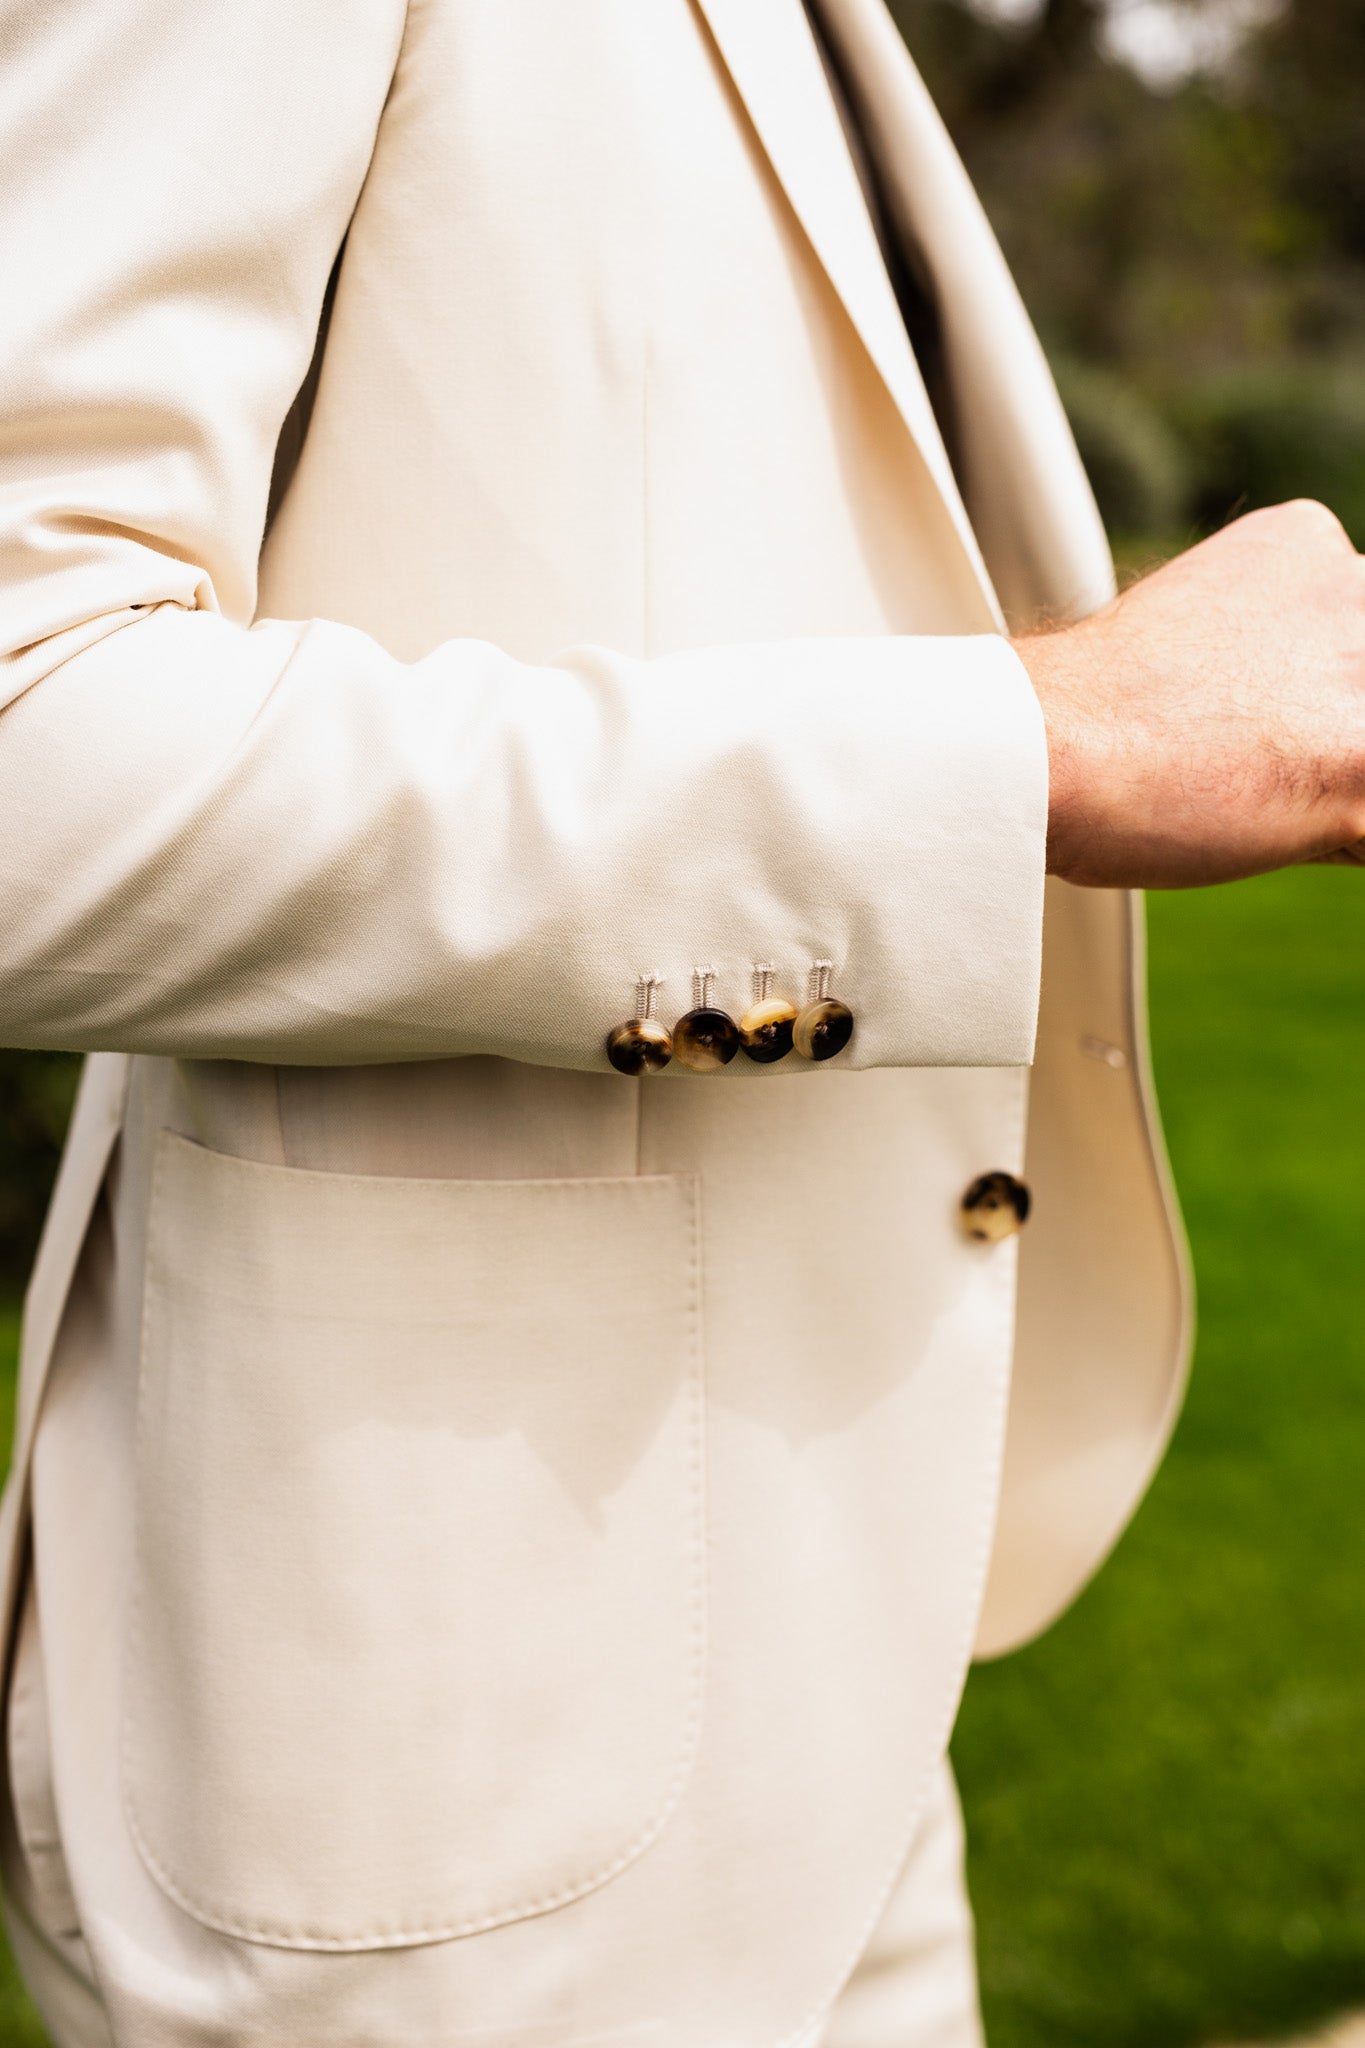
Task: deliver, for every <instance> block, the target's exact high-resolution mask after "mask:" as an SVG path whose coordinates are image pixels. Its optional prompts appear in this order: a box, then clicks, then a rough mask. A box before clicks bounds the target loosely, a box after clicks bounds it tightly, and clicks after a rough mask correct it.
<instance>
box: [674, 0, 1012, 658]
mask: <svg viewBox="0 0 1365 2048" xmlns="http://www.w3.org/2000/svg"><path fill="white" fill-rule="evenodd" d="M696 4H697V7H698V9H699V11H700V12H701V14H702V16H703V17H704V19H705V21H706V24H707V26H708V28H709V29H710V32H711V35H712V37H713V38H714V41H715V44H716V47H717V49H718V51H719V53H720V56H721V58H722V60H723V62H724V64H725V67H726V69H727V71H728V72H729V74H730V78H731V80H732V82H733V84H734V87H735V90H736V92H737V93H738V94H739V97H740V99H741V101H742V102H743V105H744V107H745V110H746V112H747V114H748V116H749V119H750V121H751V122H752V124H753V127H754V131H755V133H756V135H757V137H758V139H759V142H760V143H761V144H762V147H763V149H764V151H765V153H766V155H767V157H768V161H769V163H770V164H771V166H772V169H773V172H774V174H775V176H776V177H777V180H778V182H779V184H780V185H781V186H782V189H783V191H784V192H785V194H786V197H787V199H788V201H789V203H790V205H791V207H792V211H793V212H794V214H795V215H796V218H797V220H798V221H799V222H800V224H801V227H802V229H803V230H804V232H805V235H806V237H807V239H808V241H809V242H810V245H811V247H812V249H813V250H814V252H815V254H816V256H817V258H818V259H819V261H820V263H821V264H822V265H823V267H824V270H825V272H826V274H827V276H828V278H829V281H830V283H831V285H832V286H833V288H834V290H835V292H836V293H837V295H838V297H839V299H840V301H841V302H842V304H843V307H844V310H845V312H846V313H847V314H848V317H849V320H850V321H851V323H852V325H853V328H854V330H855V332H856V334H857V335H858V337H859V339H860V341H861V343H862V346H863V347H864V348H865V349H866V351H867V354H868V356H869V357H870V358H871V360H872V363H873V365H874V366H875V368H876V370H877V372H878V374H879V375H880V377H881V379H882V382H883V383H884V384H885V386H886V388H887V391H888V392H889V393H890V396H891V398H892V399H893V401H894V402H895V405H896V408H897V411H898V412H899V414H900V416H901V419H902V420H903V422H904V424H905V427H906V429H907V431H908V433H909V435H910V437H911V440H912V442H913V444H914V448H915V450H916V452H917V454H918V457H919V460H920V461H921V463H922V464H923V466H924V468H925V469H926V470H927V471H928V474H929V479H930V481H931V483H932V486H933V491H934V496H935V498H936V500H937V502H938V504H939V505H940V506H941V507H942V509H943V511H944V512H945V514H946V516H947V517H948V519H949V520H950V522H951V524H952V527H953V529H954V531H955V536H956V540H957V542H958V544H959V546H960V548H961V550H962V553H963V554H964V555H965V557H966V560H967V566H968V567H969V569H970V571H971V572H972V575H973V577H974V580H975V582H976V584H977V586H978V588H979V591H980V594H981V598H982V601H983V610H984V613H985V616H984V617H983V621H982V623H983V625H985V624H991V623H997V622H998V621H999V616H1000V614H999V609H998V607H997V605H996V601H995V595H994V591H993V589H992V587H991V581H990V577H989V574H988V573H987V570H986V566H985V563H984V561H983V559H982V556H981V551H980V548H979V546H978V544H977V540H976V536H975V534H974V533H973V530H972V525H971V521H970V520H969V518H968V516H967V512H966V508H965V507H964V505H963V502H962V498H961V495H960V493H959V490H958V486H957V483H956V481H955V479H954V477H953V473H952V468H951V466H950V464H949V461H948V457H947V454H946V451H945V449H944V446H943V441H942V437H941V435H940V434H939V431H938V426H937V423H936V422H935V419H934V414H933V408H932V406H931V405H930V403H929V398H928V394H927V392H926V391H925V388H924V382H923V379H922V378H921V376H920V373H919V368H918V366H917V364H916V362H915V358H914V352H913V350H912V349H911V347H910V344H909V341H908V338H907V336H906V332H905V326H904V323H903V321H902V319H901V314H900V308H899V307H898V305H897V304H896V297H895V293H894V291H893V290H892V288H891V281H890V279H889V277H888V275H887V270H886V264H885V262H884V260H883V257H882V253H881V249H880V247H879V246H878V243H877V237H876V232H875V230H874V228H873V226H872V221H871V217H870V215H869V213H868V209H867V204H866V201H865V200H864V197H863V191H862V187H861V185H860V184H859V182H858V174H857V171H856V170H855V168H854V165H853V161H852V158H851V156H850V154H849V150H848V145H847V142H846V140H845V137H844V132H843V128H842V125H841V123H840V119H839V113H838V109H837V108H836V106H835V104H834V100H833V98H832V96H831V93H830V90H829V85H828V81H827V80H826V77H825V72H824V67H823V65H822V63H821V60H820V54H819V51H818V50H817V48H816V45H815V41H814V38H813V36H812V34H811V31H810V26H809V23H808V22H807V20H806V16H805V13H804V11H803V8H802V6H801V0H696ZM887 27H888V28H891V33H892V35H893V36H894V35H895V30H894V28H892V26H891V23H890V22H889V20H888V22H887ZM897 41H899V38H897Z"/></svg>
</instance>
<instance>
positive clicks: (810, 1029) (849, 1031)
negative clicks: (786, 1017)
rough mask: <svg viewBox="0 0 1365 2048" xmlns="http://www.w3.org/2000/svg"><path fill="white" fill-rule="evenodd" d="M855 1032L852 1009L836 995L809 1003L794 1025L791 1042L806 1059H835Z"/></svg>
mask: <svg viewBox="0 0 1365 2048" xmlns="http://www.w3.org/2000/svg"><path fill="white" fill-rule="evenodd" d="M852 1036H853V1012H852V1010H850V1009H849V1007H848V1005H847V1003H841V1002H839V1001H838V1000H837V999H836V998H835V997H834V996H824V997H823V998H821V999H820V1000H819V1001H818V1002H814V1003H807V1004H806V1007H805V1009H804V1010H803V1011H802V1012H801V1014H800V1016H799V1017H798V1018H797V1019H796V1022H795V1024H794V1025H793V1026H792V1044H793V1045H794V1046H795V1047H796V1050H797V1051H798V1052H799V1053H800V1055H801V1057H802V1059H806V1060H832V1059H833V1058H834V1055H835V1054H836V1053H837V1052H842V1051H843V1049H844V1047H845V1046H846V1045H847V1044H848V1041H849V1040H850V1038H852Z"/></svg>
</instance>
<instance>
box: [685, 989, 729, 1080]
mask: <svg viewBox="0 0 1365 2048" xmlns="http://www.w3.org/2000/svg"><path fill="white" fill-rule="evenodd" d="M738 1051H739V1026H738V1024H736V1022H735V1020H734V1018H733V1017H732V1016H730V1015H729V1013H728V1012H727V1011H725V1010H713V1009H711V1008H709V1007H706V1006H703V1007H702V1008H700V1009H696V1010H689V1011H688V1013H687V1015H686V1016H685V1017H679V1019H678V1021H677V1023H676V1024H675V1025H674V1026H673V1052H674V1055H675V1057H676V1058H677V1060H678V1061H679V1063H680V1064H681V1065H682V1066H684V1067H690V1068H691V1070H692V1072H693V1073H694V1074H714V1073H715V1072H717V1070H718V1069H719V1068H721V1067H728V1066H729V1064H730V1062H731V1060H732V1059H733V1058H734V1056H735V1054H736V1053H737V1052H738Z"/></svg>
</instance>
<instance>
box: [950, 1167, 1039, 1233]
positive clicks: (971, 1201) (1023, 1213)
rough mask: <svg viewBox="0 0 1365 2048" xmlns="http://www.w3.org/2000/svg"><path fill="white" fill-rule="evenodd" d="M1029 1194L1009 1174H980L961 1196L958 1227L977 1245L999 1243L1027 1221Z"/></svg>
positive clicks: (1030, 1197)
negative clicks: (973, 1239)
mask: <svg viewBox="0 0 1365 2048" xmlns="http://www.w3.org/2000/svg"><path fill="white" fill-rule="evenodd" d="M1032 1205H1033V1197H1032V1196H1031V1195H1030V1193H1029V1191H1028V1188H1027V1186H1026V1185H1025V1183H1024V1182H1023V1181H1021V1180H1016V1179H1015V1177H1014V1175H1013V1174H1012V1173H983V1174H981V1175H979V1177H978V1178H977V1179H976V1180H974V1181H973V1182H972V1184H971V1186H970V1187H969V1188H968V1190H967V1192H966V1194H965V1195H964V1196H963V1197H962V1227H963V1229H964V1230H965V1231H966V1233H967V1235H968V1237H972V1238H975V1239H976V1241H977V1243H978V1244H1001V1243H1003V1241H1004V1239H1005V1238H1007V1237H1013V1236H1015V1235H1016V1233H1017V1232H1018V1231H1020V1230H1022V1229H1023V1227H1024V1225H1025V1223H1027V1221H1028V1212H1029V1210H1030V1208H1031V1207H1032Z"/></svg>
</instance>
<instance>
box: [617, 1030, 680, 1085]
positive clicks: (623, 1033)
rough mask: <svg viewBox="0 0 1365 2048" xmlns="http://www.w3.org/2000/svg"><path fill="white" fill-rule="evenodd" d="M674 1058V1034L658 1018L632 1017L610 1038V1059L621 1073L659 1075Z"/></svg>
mask: <svg viewBox="0 0 1365 2048" xmlns="http://www.w3.org/2000/svg"><path fill="white" fill-rule="evenodd" d="M672 1057H673V1039H672V1035H671V1033H670V1032H669V1030H668V1027H667V1025H665V1024H661V1023H660V1022H659V1020H658V1018H657V1017H632V1018H631V1019H630V1020H629V1022H628V1023H625V1024H618V1025H617V1027H616V1029H615V1030H614V1031H613V1032H612V1033H611V1034H610V1036H609V1037H608V1039H607V1058H608V1059H609V1060H610V1061H611V1063H612V1065H613V1066H614V1067H615V1069H616V1071H617V1073H618V1074H657V1073H658V1071H659V1069H660V1067H666V1066H667V1065H668V1062H669V1061H670V1059H672Z"/></svg>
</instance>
